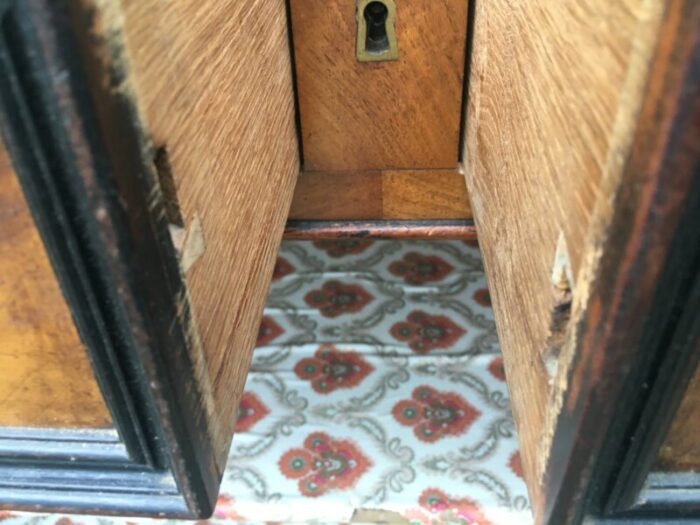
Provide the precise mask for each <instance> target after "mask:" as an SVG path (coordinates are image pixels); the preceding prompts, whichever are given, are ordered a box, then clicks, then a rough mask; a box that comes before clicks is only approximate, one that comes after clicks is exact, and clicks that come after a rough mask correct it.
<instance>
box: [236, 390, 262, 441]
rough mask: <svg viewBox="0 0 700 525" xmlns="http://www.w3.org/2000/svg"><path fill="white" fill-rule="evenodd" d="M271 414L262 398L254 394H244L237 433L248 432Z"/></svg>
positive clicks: (240, 405) (240, 406) (237, 423)
mask: <svg viewBox="0 0 700 525" xmlns="http://www.w3.org/2000/svg"><path fill="white" fill-rule="evenodd" d="M269 413H270V409H269V408H267V407H266V406H265V405H264V404H263V402H262V401H260V398H259V397H258V396H256V395H255V394H254V393H253V392H243V395H242V396H241V402H240V403H239V404H238V416H237V419H236V428H235V431H236V432H247V431H248V430H250V429H251V428H252V427H253V425H255V423H257V422H258V421H260V420H261V419H262V418H264V417H265V416H266V415H268V414H269Z"/></svg>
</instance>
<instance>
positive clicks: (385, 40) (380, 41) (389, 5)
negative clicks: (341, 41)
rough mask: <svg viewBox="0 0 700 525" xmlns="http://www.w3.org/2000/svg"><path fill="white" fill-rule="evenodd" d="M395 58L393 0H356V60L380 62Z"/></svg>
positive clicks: (397, 56) (396, 56)
mask: <svg viewBox="0 0 700 525" xmlns="http://www.w3.org/2000/svg"><path fill="white" fill-rule="evenodd" d="M397 58H399V49H398V45H397V42H396V4H395V3H394V0H358V2H357V60H358V61H360V62H380V61H383V60H396V59H397Z"/></svg>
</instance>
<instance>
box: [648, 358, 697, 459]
mask: <svg viewBox="0 0 700 525" xmlns="http://www.w3.org/2000/svg"><path fill="white" fill-rule="evenodd" d="M654 470H662V471H673V472H678V471H686V470H692V471H695V472H700V367H697V368H696V370H695V374H694V375H693V378H692V379H691V380H690V384H689V385H688V388H687V390H686V392H685V396H683V401H681V405H680V407H679V408H678V410H677V411H676V415H675V416H674V417H673V423H671V428H670V429H669V431H668V434H667V435H666V439H665V440H664V442H663V444H662V445H661V448H660V449H659V455H658V457H657V458H656V463H655V464H654Z"/></svg>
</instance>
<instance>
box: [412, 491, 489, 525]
mask: <svg viewBox="0 0 700 525" xmlns="http://www.w3.org/2000/svg"><path fill="white" fill-rule="evenodd" d="M418 504H419V505H420V506H421V507H423V508H425V509H427V510H428V511H429V512H430V513H431V514H440V517H441V518H443V520H444V521H445V522H448V521H449V522H454V521H456V519H457V518H459V519H460V520H462V521H460V522H461V523H465V524H467V525H491V522H490V521H489V520H487V519H486V517H485V516H484V514H483V512H482V511H481V509H480V508H479V505H477V504H476V502H475V501H473V500H471V499H469V498H459V499H456V498H450V497H449V496H448V495H447V494H445V493H444V492H443V491H441V490H440V489H433V488H429V489H425V490H424V491H423V492H422V493H421V495H420V497H419V498H418Z"/></svg>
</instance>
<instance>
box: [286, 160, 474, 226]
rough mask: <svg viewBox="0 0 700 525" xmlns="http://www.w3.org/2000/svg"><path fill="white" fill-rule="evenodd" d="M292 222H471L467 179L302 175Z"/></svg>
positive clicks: (424, 174)
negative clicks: (464, 220)
mask: <svg viewBox="0 0 700 525" xmlns="http://www.w3.org/2000/svg"><path fill="white" fill-rule="evenodd" d="M289 218H290V219H292V220H295V219H303V220H316V221H340V220H372V219H376V220H381V219H384V220H428V219H470V218H471V209H470V207H469V197H468V195H467V187H466V184H465V182H464V175H462V174H461V173H458V172H457V171H455V170H433V171H431V170H426V171H411V170H396V171H383V172H382V171H375V172H340V173H338V172H336V173H323V172H307V173H302V174H301V176H300V177H299V180H298V182H297V186H296V189H295V190H294V200H293V201H292V207H291V210H290V212H289Z"/></svg>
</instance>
